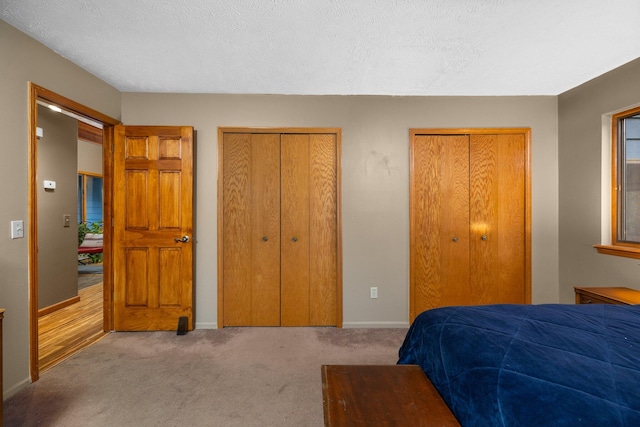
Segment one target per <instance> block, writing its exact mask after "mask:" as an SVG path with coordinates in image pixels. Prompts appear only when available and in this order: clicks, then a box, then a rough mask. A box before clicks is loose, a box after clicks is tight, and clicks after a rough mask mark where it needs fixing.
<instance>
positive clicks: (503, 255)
mask: <svg viewBox="0 0 640 427" xmlns="http://www.w3.org/2000/svg"><path fill="white" fill-rule="evenodd" d="M525 153H526V149H525V137H524V135H523V134H512V135H511V134H508V135H498V164H500V165H501V166H500V168H499V170H498V194H500V200H499V203H498V229H499V230H500V234H499V236H498V259H499V262H500V269H499V271H498V276H497V278H496V280H497V283H499V286H498V289H499V292H498V294H497V295H496V301H497V302H499V303H517V304H524V303H525V302H526V300H527V295H526V289H525V286H524V284H525V283H526V268H525V266H526V262H525V260H526V247H527V246H526V215H525V212H526V205H527V203H526V180H525V165H526V157H525Z"/></svg>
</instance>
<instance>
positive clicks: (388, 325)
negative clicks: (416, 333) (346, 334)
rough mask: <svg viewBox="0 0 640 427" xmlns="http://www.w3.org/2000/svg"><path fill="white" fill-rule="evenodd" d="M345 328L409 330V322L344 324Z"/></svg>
mask: <svg viewBox="0 0 640 427" xmlns="http://www.w3.org/2000/svg"><path fill="white" fill-rule="evenodd" d="M342 327H343V328H408V327H409V322H342Z"/></svg>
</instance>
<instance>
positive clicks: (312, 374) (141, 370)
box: [4, 328, 407, 427]
mask: <svg viewBox="0 0 640 427" xmlns="http://www.w3.org/2000/svg"><path fill="white" fill-rule="evenodd" d="M406 332H407V329H337V328H224V329H217V330H196V331H192V332H189V333H188V334H187V335H183V336H178V335H176V333H175V332H131V333H123V332H119V333H112V334H110V335H108V336H106V337H105V338H103V339H102V340H100V341H99V342H97V343H95V344H93V345H92V346H90V347H88V348H87V349H85V350H83V351H81V352H80V353H78V354H76V355H74V356H73V357H71V358H69V359H67V360H65V361H64V362H62V363H61V364H59V365H57V366H55V367H53V368H52V369H50V370H48V371H46V372H44V373H43V374H42V375H41V377H40V380H38V381H37V382H35V383H33V384H31V385H29V386H28V387H27V388H25V389H23V390H21V391H20V392H19V393H17V394H16V395H14V396H12V397H11V398H9V399H7V401H5V415H4V423H5V424H4V425H5V427H14V426H65V427H75V426H83V427H86V426H224V427H226V426H229V427H232V426H243V427H245V426H296V427H301V426H303V427H306V426H322V425H323V407H322V381H321V374H320V367H321V365H323V364H382V365H386V364H395V363H396V361H397V357H398V349H399V347H400V345H401V344H402V340H403V339H404V336H405V334H406ZM363 392H364V391H363Z"/></svg>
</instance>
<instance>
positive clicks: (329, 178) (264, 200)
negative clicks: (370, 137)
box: [221, 132, 339, 326]
mask: <svg viewBox="0 0 640 427" xmlns="http://www.w3.org/2000/svg"><path fill="white" fill-rule="evenodd" d="M337 144H338V140H337V136H336V134H331V133H330V134H323V133H311V134H307V133H290V134H289V133H273V134H270V133H233V132H230V133H224V137H223V147H222V149H223V158H224V161H223V166H222V170H223V175H222V179H223V186H222V193H223V202H222V205H223V212H222V215H223V227H222V234H223V236H222V248H223V249H222V254H223V255H222V266H223V268H222V269H223V271H222V277H223V291H222V294H221V295H222V301H223V302H222V304H223V312H224V319H223V322H222V323H223V326H336V325H337V324H338V322H339V319H338V310H339V308H338V304H339V302H338V187H337V185H338V176H337V168H338V164H337V152H338V145H337Z"/></svg>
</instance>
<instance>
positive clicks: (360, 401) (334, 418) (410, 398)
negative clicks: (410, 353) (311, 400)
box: [322, 365, 460, 427]
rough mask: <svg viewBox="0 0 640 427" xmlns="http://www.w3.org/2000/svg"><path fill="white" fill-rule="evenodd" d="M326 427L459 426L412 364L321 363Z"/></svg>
mask: <svg viewBox="0 0 640 427" xmlns="http://www.w3.org/2000/svg"><path fill="white" fill-rule="evenodd" d="M322 400H323V405H324V424H325V426H332V427H335V426H396V425H398V426H425V427H430V426H444V427H447V426H458V427H459V426H460V423H458V420H456V418H455V416H454V415H453V414H452V413H451V411H450V410H449V408H448V407H447V405H446V404H445V403H444V401H443V400H442V397H440V394H439V393H438V391H437V390H436V389H435V388H434V387H433V385H432V384H431V381H429V379H428V378H427V376H426V375H425V374H424V372H423V371H422V369H421V368H420V367H419V366H416V365H323V366H322Z"/></svg>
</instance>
